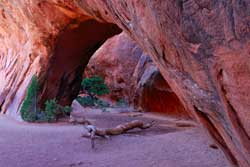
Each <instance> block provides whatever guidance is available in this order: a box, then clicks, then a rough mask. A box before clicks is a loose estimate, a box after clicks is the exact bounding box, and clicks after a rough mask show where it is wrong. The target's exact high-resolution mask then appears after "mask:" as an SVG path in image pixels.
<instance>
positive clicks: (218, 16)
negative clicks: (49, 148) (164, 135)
mask: <svg viewBox="0 0 250 167" xmlns="http://www.w3.org/2000/svg"><path fill="white" fill-rule="evenodd" d="M0 7H1V16H0V17H1V19H0V27H1V28H0V36H1V41H0V44H1V46H4V47H1V51H0V54H1V72H0V76H1V87H0V90H1V103H2V112H6V111H9V112H11V111H12V112H15V111H16V110H15V109H17V108H18V107H17V106H18V105H19V104H20V100H19V99H22V98H21V97H22V96H23V94H24V91H23V90H24V89H25V87H26V86H27V82H28V81H29V79H30V75H31V74H32V73H35V72H37V73H38V74H39V76H40V78H41V80H46V78H45V79H44V75H43V74H45V73H47V71H48V67H49V66H48V63H47V61H48V60H50V58H51V55H53V53H54V52H53V51H54V50H53V48H54V46H55V43H54V40H56V39H57V37H58V35H59V31H60V30H62V29H63V27H65V25H69V23H70V22H71V21H73V20H75V19H76V18H77V20H79V19H80V18H81V19H80V20H84V19H90V18H92V19H98V20H99V21H101V20H102V21H104V20H106V21H108V22H113V23H115V24H117V25H118V26H119V27H120V28H122V29H123V30H124V31H125V32H126V33H127V34H129V36H130V37H132V38H133V39H134V40H135V41H136V42H137V43H138V44H139V45H140V46H141V48H142V49H143V50H144V51H146V52H147V53H148V54H150V55H151V58H152V59H153V61H154V62H155V64H156V65H157V67H158V68H159V69H160V71H161V73H162V75H163V76H164V78H165V79H166V80H167V82H168V83H169V85H170V86H171V88H172V90H173V91H174V92H175V93H176V94H177V96H178V97H179V99H180V100H181V101H182V103H183V104H184V105H185V107H186V108H187V109H188V110H189V111H190V112H191V113H192V115H193V116H195V117H196V118H197V120H198V121H199V122H200V123H201V124H202V125H203V126H204V127H205V128H206V129H207V130H208V131H209V133H210V135H211V136H212V137H213V138H214V139H215V140H216V141H217V143H218V145H219V146H220V148H222V149H223V151H224V152H225V154H226V156H227V157H228V159H229V160H231V163H232V164H233V165H234V166H240V167H249V166H250V141H249V140H250V137H249V135H250V128H249V127H250V121H249V119H250V112H249V108H250V106H249V104H250V91H249V90H250V83H249V82H250V75H249V72H250V53H249V50H250V49H249V48H250V28H249V23H250V14H249V13H250V1H249V0H202V1H198V0H186V1H184V0H168V1H166V0H155V1H152V0H143V1H137V0H126V1H118V0H103V1H101V0H47V1H44V0H29V1H28V0H24V1H16V0H2V1H1V2H0ZM96 28H101V27H99V26H98V27H96ZM42 76H43V77H42ZM3 102H4V103H3ZM11 106H12V107H11ZM10 108H11V109H10Z"/></svg>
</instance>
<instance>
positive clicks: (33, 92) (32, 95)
mask: <svg viewBox="0 0 250 167" xmlns="http://www.w3.org/2000/svg"><path fill="white" fill-rule="evenodd" d="M38 87H39V85H38V79H37V76H35V75H34V76H33V77H32V79H31V82H30V84H29V86H28V89H27V94H26V97H25V100H24V102H23V104H22V107H21V110H20V113H21V117H22V119H23V120H24V121H27V122H33V121H35V120H36V115H37V92H38Z"/></svg>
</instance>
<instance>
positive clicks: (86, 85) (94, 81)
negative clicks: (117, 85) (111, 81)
mask: <svg viewBox="0 0 250 167" xmlns="http://www.w3.org/2000/svg"><path fill="white" fill-rule="evenodd" d="M81 85H82V88H83V90H85V91H86V93H87V94H88V95H89V96H90V97H92V98H96V97H95V96H96V95H98V96H102V95H105V94H109V89H108V87H107V85H106V84H105V82H104V80H103V78H102V77H100V76H93V77H90V78H85V79H83V81H82V83H81Z"/></svg>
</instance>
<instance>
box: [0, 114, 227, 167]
mask: <svg viewBox="0 0 250 167" xmlns="http://www.w3.org/2000/svg"><path fill="white" fill-rule="evenodd" d="M86 116H87V118H88V119H90V120H91V121H92V122H94V123H95V124H96V125H97V126H101V127H111V126H115V125H117V124H120V123H122V122H127V121H130V120H135V119H142V120H144V121H146V122H147V121H151V120H156V122H157V124H156V126H155V127H153V128H151V129H147V130H145V131H133V132H131V133H128V134H124V135H120V136H115V137H112V138H111V139H109V140H107V139H98V140H97V141H96V148H95V149H91V145H90V141H89V139H86V138H82V137H80V136H81V134H82V133H85V132H86V131H85V129H84V128H83V126H81V125H80V126H74V125H69V124H67V123H58V124H26V123H20V122H15V121H13V120H11V119H9V118H7V117H6V116H0V167H228V164H227V163H226V160H225V158H224V156H223V154H222V153H221V151H220V150H219V149H213V148H211V147H210V144H212V142H211V141H209V140H208V138H207V136H206V134H204V132H203V131H202V130H201V129H200V128H198V127H195V126H191V127H178V126H180V125H183V121H182V120H175V119H170V118H167V117H158V116H157V115H152V114H144V115H143V116H139V117H132V116H131V115H129V114H114V113H113V114H111V113H88V114H86ZM184 125H185V126H186V125H187V126H188V125H190V122H189V121H187V122H184Z"/></svg>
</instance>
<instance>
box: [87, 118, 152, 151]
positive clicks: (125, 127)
mask: <svg viewBox="0 0 250 167" xmlns="http://www.w3.org/2000/svg"><path fill="white" fill-rule="evenodd" d="M154 123H155V122H154V121H152V122H151V123H144V122H143V121H139V120H134V121H131V122H127V123H124V124H120V125H118V126H116V127H114V128H107V129H99V128H97V127H96V126H94V125H87V126H85V128H86V129H87V131H88V134H87V135H86V134H83V135H82V137H87V138H90V139H91V146H92V148H94V139H95V138H96V137H103V138H109V136H113V135H120V134H123V133H126V132H127V131H129V130H132V129H135V128H139V129H142V130H143V129H148V128H150V127H152V126H153V125H154Z"/></svg>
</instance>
